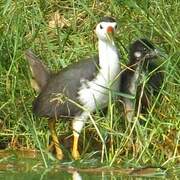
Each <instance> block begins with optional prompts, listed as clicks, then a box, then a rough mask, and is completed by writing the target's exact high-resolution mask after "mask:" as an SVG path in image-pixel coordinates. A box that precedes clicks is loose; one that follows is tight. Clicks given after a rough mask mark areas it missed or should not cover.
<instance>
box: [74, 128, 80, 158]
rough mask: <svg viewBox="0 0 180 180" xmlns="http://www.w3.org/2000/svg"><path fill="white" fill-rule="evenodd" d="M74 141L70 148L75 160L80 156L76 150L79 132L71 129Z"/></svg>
mask: <svg viewBox="0 0 180 180" xmlns="http://www.w3.org/2000/svg"><path fill="white" fill-rule="evenodd" d="M73 135H74V141H73V149H72V157H73V158H74V159H75V160H77V159H79V158H80V154H79V151H78V140H79V133H77V132H75V131H73Z"/></svg>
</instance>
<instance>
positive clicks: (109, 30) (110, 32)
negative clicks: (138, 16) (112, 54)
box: [106, 26, 114, 41]
mask: <svg viewBox="0 0 180 180" xmlns="http://www.w3.org/2000/svg"><path fill="white" fill-rule="evenodd" d="M113 35H114V28H113V27H112V26H108V27H107V34H106V36H107V39H108V40H109V41H112V40H113Z"/></svg>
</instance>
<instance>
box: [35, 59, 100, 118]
mask: <svg viewBox="0 0 180 180" xmlns="http://www.w3.org/2000/svg"><path fill="white" fill-rule="evenodd" d="M97 72H98V58H97V57H95V58H90V59H86V60H82V61H80V62H78V63H75V64H72V65H70V66H68V67H67V68H65V69H63V70H62V71H60V72H59V73H57V74H54V75H53V76H52V77H51V78H50V79H49V81H48V83H47V85H46V87H45V88H44V89H43V90H42V92H41V93H40V94H39V96H38V97H37V98H36V99H35V101H34V103H33V112H34V113H35V114H36V115H38V116H45V117H50V118H53V117H60V116H68V117H69V116H75V115H76V114H77V113H80V112H81V111H82V110H81V108H79V107H78V105H77V104H79V101H78V91H79V88H80V86H81V79H87V80H92V79H93V78H94V77H95V76H96V74H97ZM76 103H77V104H76Z"/></svg>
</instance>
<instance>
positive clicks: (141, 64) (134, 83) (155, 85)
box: [120, 39, 164, 118]
mask: <svg viewBox="0 0 180 180" xmlns="http://www.w3.org/2000/svg"><path fill="white" fill-rule="evenodd" d="M157 55H158V54H157V50H156V48H155V47H154V45H153V44H152V43H151V42H150V41H148V40H147V39H139V40H137V41H135V42H134V43H132V44H131V45H130V48H129V63H128V64H127V67H128V68H127V69H126V70H125V71H124V72H123V73H122V75H121V83H120V92H122V93H125V94H130V95H134V96H135V98H136V99H135V101H136V104H134V100H130V99H128V98H125V97H123V98H122V100H123V102H124V105H125V111H133V109H134V108H135V107H134V105H135V106H136V108H137V105H138V104H139V99H140V93H141V90H142V84H141V79H142V78H141V77H142V76H143V75H144V74H146V75H147V76H149V79H148V81H147V83H146V85H145V89H144V90H143V95H142V99H141V111H142V112H145V110H147V108H148V107H149V104H150V99H151V98H152V96H153V95H157V93H159V91H160V88H161V85H162V83H163V79H164V75H163V72H162V69H161V68H160V67H159V65H158V64H157V62H156V61H157V60H156V58H157ZM126 113H127V112H126ZM130 118H132V115H131V116H130Z"/></svg>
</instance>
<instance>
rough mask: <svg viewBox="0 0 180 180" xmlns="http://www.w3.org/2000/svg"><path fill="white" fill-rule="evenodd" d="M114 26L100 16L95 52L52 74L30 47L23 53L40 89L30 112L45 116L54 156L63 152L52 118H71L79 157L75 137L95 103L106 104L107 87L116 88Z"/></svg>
mask: <svg viewBox="0 0 180 180" xmlns="http://www.w3.org/2000/svg"><path fill="white" fill-rule="evenodd" d="M116 28H117V23H116V21H115V20H114V19H113V18H112V17H104V18H103V19H102V20H101V21H100V22H99V23H98V24H97V26H96V29H95V32H96V35H97V37H98V56H97V57H94V58H89V59H84V60H81V61H79V62H77V63H74V64H72V65H69V66H68V67H67V68H64V69H62V70H61V71H60V72H58V73H55V74H53V73H50V72H49V71H48V70H47V69H46V67H45V66H44V65H43V64H42V63H41V62H40V61H39V59H38V58H37V57H36V56H35V55H34V54H33V53H32V52H31V51H30V50H28V51H27V52H26V53H25V55H26V58H27V59H28V61H29V64H30V68H31V70H32V74H33V76H34V79H35V81H36V82H37V85H38V86H39V89H40V94H39V95H38V96H37V98H36V99H35V100H34V102H33V113H34V114H35V115H37V116H39V117H47V118H48V119H49V120H48V125H49V129H50V132H51V136H52V140H53V142H54V146H55V150H56V157H57V159H62V158H63V152H62V150H61V148H60V144H59V142H58V138H57V134H56V130H55V122H56V120H58V119H60V118H61V117H68V118H71V119H72V127H73V136H74V140H73V149H72V156H73V158H74V159H79V158H80V155H79V152H78V139H79V134H80V132H81V130H82V128H83V126H84V123H85V122H86V120H87V119H88V117H89V115H90V113H92V112H94V111H95V110H96V107H98V108H99V107H101V108H104V107H106V106H107V105H108V100H109V97H108V96H109V89H111V90H112V91H114V90H115V91H117V90H118V88H119V80H118V78H117V76H118V75H119V72H120V66H119V53H118V51H117V49H116V46H115V43H114V40H113V34H114V32H115V31H116ZM38 66H39V67H38ZM39 70H40V71H41V73H39V72H38V71H39ZM116 78H117V80H116V81H115V82H114V80H115V79H116Z"/></svg>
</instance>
